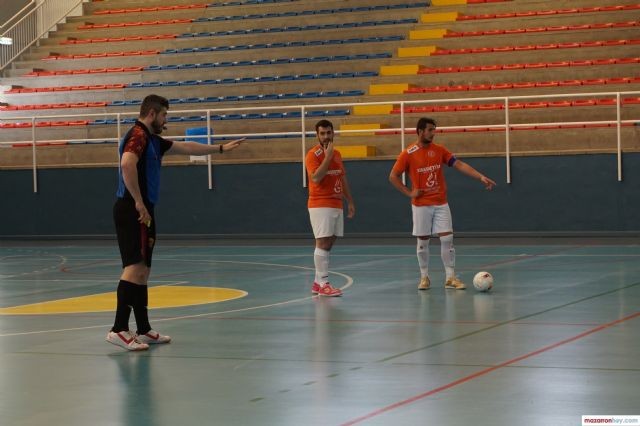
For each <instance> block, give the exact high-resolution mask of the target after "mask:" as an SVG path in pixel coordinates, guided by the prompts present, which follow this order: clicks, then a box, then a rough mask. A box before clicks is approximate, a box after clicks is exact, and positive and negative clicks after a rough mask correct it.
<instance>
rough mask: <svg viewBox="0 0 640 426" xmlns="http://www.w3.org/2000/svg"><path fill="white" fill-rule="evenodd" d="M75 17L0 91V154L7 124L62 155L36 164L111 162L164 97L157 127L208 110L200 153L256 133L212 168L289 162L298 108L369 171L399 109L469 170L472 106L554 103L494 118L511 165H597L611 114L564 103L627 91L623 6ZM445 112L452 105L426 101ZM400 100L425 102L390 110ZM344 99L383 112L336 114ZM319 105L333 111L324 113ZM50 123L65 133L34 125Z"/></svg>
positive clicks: (633, 19)
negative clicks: (250, 143)
mask: <svg viewBox="0 0 640 426" xmlns="http://www.w3.org/2000/svg"><path fill="white" fill-rule="evenodd" d="M84 11H85V13H84V15H83V16H81V17H76V18H70V19H68V21H67V23H65V24H61V25H59V26H58V30H57V31H55V32H53V33H51V34H50V35H49V37H48V38H46V39H43V40H42V41H41V42H40V44H39V46H38V47H34V48H33V49H31V51H29V52H27V53H25V54H24V55H23V56H22V57H21V58H20V59H19V60H18V61H17V62H16V63H15V64H14V66H13V67H12V68H11V69H9V70H7V71H6V72H5V75H4V78H3V83H4V84H5V85H7V86H9V87H8V88H7V90H6V91H5V92H4V93H3V94H2V97H1V98H0V100H1V101H2V102H4V103H5V104H6V105H1V106H0V118H2V120H0V142H2V141H4V142H13V143H12V144H11V145H12V146H13V147H14V148H21V147H24V146H30V144H28V143H27V144H26V145H25V141H28V140H30V138H31V129H30V127H31V124H30V121H29V120H26V119H23V118H18V117H28V116H36V117H40V116H47V118H43V119H38V120H36V123H37V124H36V126H37V136H38V139H39V141H40V143H39V145H38V146H39V147H43V148H42V149H43V150H44V151H43V152H45V153H46V152H48V151H52V152H54V151H55V152H59V151H61V150H64V151H65V152H66V154H65V155H60V154H53V155H51V159H50V160H49V159H47V156H42V155H41V156H40V157H39V158H40V160H41V161H42V162H43V163H44V164H57V163H56V162H62V163H69V162H77V163H81V164H85V163H95V162H100V163H102V162H105V163H113V162H114V161H115V160H114V159H115V158H117V157H115V156H114V154H113V145H114V142H115V139H116V136H117V131H116V128H117V120H116V116H115V115H114V114H116V113H119V114H121V115H122V116H121V124H122V125H124V126H125V127H126V126H128V125H130V123H132V122H133V120H134V117H135V113H136V112H137V109H138V106H139V104H140V102H141V99H142V98H143V97H144V96H145V95H146V94H149V93H152V92H154V93H158V94H162V95H164V96H166V97H167V98H168V99H170V103H171V105H172V107H171V109H172V111H176V110H198V109H213V111H212V112H211V115H210V117H209V119H210V120H212V121H213V122H214V124H213V127H215V134H216V136H215V138H216V140H218V139H219V140H225V139H228V138H233V137H234V136H228V137H227V136H224V135H233V134H244V133H251V131H247V129H248V128H251V129H253V130H255V128H260V129H261V130H262V131H264V132H268V133H269V135H266V136H260V135H251V136H250V139H251V140H256V141H265V140H268V141H269V143H268V144H264V143H260V144H259V145H256V147H255V148H253V147H248V148H247V149H243V150H238V152H234V153H231V154H232V155H229V156H225V158H224V160H225V161H299V158H300V152H299V150H300V147H299V142H298V140H299V137H300V136H299V135H295V132H298V131H300V123H299V120H300V118H301V116H302V114H301V110H300V108H294V107H292V106H293V105H302V104H304V105H307V108H306V109H305V117H307V120H306V126H307V129H312V128H313V127H312V126H313V124H314V122H315V121H316V120H317V119H318V118H320V117H330V118H331V119H332V120H333V121H334V123H335V124H336V126H337V127H338V129H343V130H358V129H364V130H365V131H364V132H363V133H360V134H358V133H349V134H346V133H345V135H343V136H344V137H339V143H343V144H345V145H348V146H368V145H372V144H374V145H375V151H376V156H377V158H393V157H394V156H395V155H396V154H397V151H398V150H399V144H398V137H397V135H398V134H399V133H401V131H399V130H395V129H398V128H399V127H400V117H399V115H400V112H401V111H402V112H403V113H404V114H406V118H405V119H406V125H407V127H408V128H411V127H412V126H413V121H414V120H415V119H416V118H417V117H419V116H420V115H424V114H429V115H432V116H433V117H434V118H436V119H437V120H438V121H439V122H440V126H441V127H442V129H441V131H442V133H445V134H446V135H447V137H446V141H447V143H448V144H451V148H452V149H453V150H454V151H455V152H457V153H459V154H463V155H464V154H481V155H487V154H501V153H502V152H503V151H504V137H503V134H504V127H500V126H496V125H494V124H495V123H500V122H503V121H504V103H503V102H501V101H499V100H495V101H494V100H487V101H484V100H478V101H474V100H473V98H480V97H489V98H490V97H494V96H495V97H504V96H520V95H522V96H529V95H531V96H535V95H549V94H558V93H561V94H567V96H564V97H560V98H539V99H536V98H530V99H529V98H528V99H522V100H519V99H518V100H513V101H512V102H510V103H509V110H510V114H511V115H510V122H511V124H512V130H513V131H514V133H513V135H512V138H511V139H512V147H511V151H512V152H514V153H516V154H517V153H528V152H565V151H572V150H573V151H575V152H602V151H607V150H611V149H612V147H614V145H615V144H614V143H613V142H612V138H611V137H610V135H614V134H615V129H613V128H612V127H611V125H610V123H605V124H602V123H598V118H599V117H602V118H601V119H600V121H606V120H612V119H615V110H616V105H615V98H614V97H613V96H611V95H606V96H593V97H586V98H585V97H580V96H570V94H575V95H579V94H581V93H588V92H616V91H621V92H634V91H637V90H640V89H639V88H640V74H639V73H638V69H639V68H638V63H639V62H640V55H638V44H639V43H640V33H639V32H638V28H639V27H640V4H637V3H634V2H633V1H629V0H599V1H594V0H575V1H571V2H568V1H563V0H560V1H559V2H545V1H540V0H521V1H512V0H500V1H497V0H467V1H466V2H463V1H460V0H455V1H451V0H432V2H431V7H427V2H425V1H423V2H415V1H403V0H371V1H367V2H365V1H363V0H350V1H349V2H348V3H347V2H345V1H341V0H328V1H324V2H322V3H316V2H311V1H310V0H268V1H267V0H238V1H229V2H214V3H188V2H186V1H183V0H169V1H165V2H162V3H161V2H159V1H157V0H148V1H141V0H138V1H135V0H126V1H125V0H107V1H94V2H91V3H86V4H85V5H84ZM452 98H463V99H469V100H468V101H466V102H464V101H463V102H450V101H447V102H439V101H438V100H439V99H452ZM418 99H423V100H427V101H429V102H424V103H421V104H406V105H405V106H404V108H402V107H401V105H400V102H401V101H414V100H418ZM638 99H640V97H639V96H638V95H637V94H633V93H632V94H623V95H621V100H622V102H621V107H622V108H621V114H622V119H623V120H631V119H637V118H638V111H640V107H639V103H638ZM358 101H360V102H380V101H383V102H384V103H385V105H373V106H355V107H352V106H343V105H340V104H342V103H354V102H358ZM331 104H338V105H337V106H325V105H331ZM314 105H318V107H314ZM265 106H273V107H278V109H272V110H264V109H263V107H265ZM233 108H243V109H242V110H233ZM252 108H256V110H252ZM257 108H260V109H257ZM61 113H64V114H79V115H80V117H68V118H65V117H61V118H48V117H49V116H51V115H54V114H61ZM206 120H207V116H206V114H205V113H204V112H188V113H183V114H179V113H178V114H176V113H172V114H170V120H169V129H170V130H169V134H170V135H173V136H179V135H184V134H185V131H186V129H188V128H190V127H193V126H202V124H203V122H205V121H206ZM247 120H249V121H247ZM557 121H563V122H565V123H567V124H563V125H556V124H553V123H555V122H557ZM585 121H594V123H583V122H585ZM246 123H255V124H257V126H254V125H251V126H247V125H246ZM572 123H576V124H572ZM623 127H624V129H623V134H624V138H625V149H630V150H631V149H638V148H640V143H639V142H640V141H638V137H637V135H635V133H634V129H633V127H632V126H631V124H629V123H626V124H625V126H623ZM405 132H406V133H407V134H408V135H410V134H412V131H411V130H406V131H405ZM539 132H544V140H545V143H544V144H541V143H539V140H538V139H539ZM467 133H473V137H470V135H467ZM568 134H569V135H572V136H571V137H569V138H568V137H567V135H568ZM578 134H579V135H580V137H574V136H573V135H578ZM347 135H348V137H346V136H347ZM371 135H375V136H376V138H375V140H372V139H371ZM603 135H605V136H604V137H603ZM308 137H309V138H310V143H312V142H313V140H314V137H313V134H312V133H311V134H309V135H308ZM443 139H444V138H443ZM71 140H73V143H72V144H67V143H66V141H71ZM531 140H533V141H535V142H536V143H535V144H531V143H529V141H531ZM581 143H582V145H581ZM39 149H40V148H39ZM74 150H77V151H74ZM7 151H8V150H3V154H5V153H7ZM15 151H16V152H18V153H17V154H16V156H17V157H16V158H13V159H11V158H9V157H11V155H9V156H7V155H3V160H2V161H0V166H3V165H7V164H8V162H11V164H13V165H20V164H27V165H28V164H30V158H28V155H27V154H28V152H27V151H28V150H24V149H23V150H20V149H16V150H15ZM241 151H242V152H241ZM11 152H12V153H13V151H11ZM354 152H369V151H368V150H366V149H365V150H360V151H358V150H354ZM85 157H86V158H85ZM7 158H9V159H8V160H7ZM83 158H84V159H83ZM105 158H106V160H105ZM21 162H22V163H21Z"/></svg>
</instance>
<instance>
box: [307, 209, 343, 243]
mask: <svg viewBox="0 0 640 426" xmlns="http://www.w3.org/2000/svg"><path fill="white" fill-rule="evenodd" d="M309 219H310V220H311V228H313V236H314V237H315V238H325V237H332V236H334V235H335V236H336V237H342V236H343V235H344V215H343V213H342V209H334V208H331V207H313V208H310V209H309Z"/></svg>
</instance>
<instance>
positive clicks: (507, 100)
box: [0, 91, 640, 192]
mask: <svg viewBox="0 0 640 426" xmlns="http://www.w3.org/2000/svg"><path fill="white" fill-rule="evenodd" d="M627 95H632V96H633V95H636V96H637V95H640V91H628V92H591V93H564V94H549V95H528V96H500V97H495V96H494V97H482V98H453V99H420V100H412V101H380V102H362V103H335V104H308V105H281V106H264V107H243V108H238V107H235V108H233V107H229V108H215V109H190V110H171V111H170V115H180V114H194V113H204V114H205V119H206V126H207V129H208V130H207V134H206V135H205V134H202V135H189V136H183V135H173V136H165V137H166V138H167V139H171V140H185V139H192V138H207V143H208V144H211V142H212V139H218V140H220V139H221V138H223V139H225V140H226V139H229V138H241V137H246V136H253V137H255V136H258V137H260V136H279V135H282V136H290V135H294V136H300V139H301V149H300V158H301V163H302V184H303V186H306V185H307V175H306V170H305V166H304V159H305V155H306V137H307V136H308V135H314V132H310V131H307V130H305V122H306V120H307V119H308V118H309V117H306V116H305V113H306V112H307V111H313V110H316V109H326V108H333V107H352V106H354V105H363V106H364V105H389V104H393V105H399V107H400V108H399V116H400V123H401V127H400V128H391V129H388V128H387V129H384V131H385V132H397V133H398V134H399V141H398V142H399V148H400V150H402V149H404V148H405V147H406V145H407V144H406V138H405V135H406V134H407V133H409V134H415V128H413V127H409V128H407V127H406V126H405V123H406V117H405V115H406V113H405V107H406V106H409V105H417V104H443V103H462V102H465V103H472V102H481V101H498V102H500V103H502V105H503V109H502V111H503V113H504V114H503V121H502V122H501V123H489V124H482V125H465V126H439V127H438V129H439V130H445V131H446V130H455V129H474V128H476V129H477V128H487V127H490V128H494V129H500V130H501V131H504V144H505V145H504V147H505V149H504V152H505V154H504V157H505V163H506V164H505V169H506V176H505V181H506V183H511V156H512V155H511V139H510V134H511V131H512V130H514V129H518V128H528V127H531V126H542V127H545V126H553V125H588V124H599V125H600V124H607V125H615V127H616V145H615V147H616V148H615V150H616V156H617V179H618V181H622V134H621V128H622V125H623V124H629V123H639V122H640V117H638V118H636V119H627V120H622V115H621V107H622V99H623V98H622V96H627ZM603 96H615V99H616V118H615V119H611V120H591V121H572V122H542V123H534V122H526V123H518V124H515V123H512V122H511V119H510V111H511V108H510V105H511V104H512V103H513V102H514V101H522V100H529V99H544V98H548V99H554V98H555V99H557V98H584V97H591V98H593V97H603ZM273 110H287V111H291V110H299V111H300V131H293V132H276V133H225V134H217V135H216V136H213V135H212V134H211V122H212V115H215V114H214V113H222V112H240V113H242V112H245V113H246V112H256V111H273ZM137 115H138V112H137V111H131V112H118V113H95V114H64V115H38V116H23V117H17V116H16V117H0V123H1V122H3V121H23V122H25V121H27V122H29V123H30V126H28V127H30V128H31V139H30V140H22V141H11V142H7V141H5V142H0V145H12V144H16V143H21V144H22V143H29V144H30V145H31V148H32V160H33V161H32V169H33V191H34V192H38V182H37V168H38V163H37V155H36V154H37V153H36V147H37V145H38V139H37V137H36V129H38V127H37V126H36V124H37V122H38V121H41V120H42V121H43V120H51V119H59V118H77V117H79V118H82V119H91V118H96V117H114V118H115V119H116V120H117V126H116V134H115V135H114V137H112V138H108V137H107V138H99V139H89V138H82V139H61V140H52V139H51V138H47V139H46V142H47V143H51V142H68V143H73V142H90V141H112V142H114V143H115V142H118V141H120V140H121V138H122V136H123V133H122V124H123V123H122V120H123V117H131V116H137ZM318 118H320V117H318ZM170 124H171V123H169V125H170ZM203 124H204V123H203ZM0 131H1V130H0ZM371 131H372V130H371V129H367V130H342V131H340V130H336V133H337V134H347V133H349V134H357V133H371ZM400 150H399V151H400ZM399 151H398V152H399ZM207 166H208V181H209V189H212V188H213V183H212V182H213V180H212V162H211V156H210V155H209V156H207Z"/></svg>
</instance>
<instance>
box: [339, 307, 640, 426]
mask: <svg viewBox="0 0 640 426" xmlns="http://www.w3.org/2000/svg"><path fill="white" fill-rule="evenodd" d="M639 316H640V312H636V313H635V314H631V315H629V316H626V317H624V318H620V319H617V320H615V321H611V322H608V323H606V324H602V325H600V326H598V327H595V328H592V329H591V330H587V331H585V332H583V333H580V334H578V335H576V336H573V337H569V338H568V339H564V340H561V341H559V342H556V343H553V344H551V345H548V346H544V347H542V348H540V349H538V350H536V351H533V352H529V353H528V354H524V355H521V356H519V357H517V358H513V359H511V360H509V361H505V362H503V363H502V364H498V365H494V366H493V367H489V368H485V369H484V370H480V371H478V372H477V373H473V374H471V375H469V376H465V377H462V378H460V379H458V380H455V381H453V382H451V383H447V384H446V385H443V386H440V387H438V388H435V389H431V390H430V391H427V392H424V393H421V394H419V395H416V396H414V397H411V398H409V399H405V400H404V401H399V402H396V403H395V404H391V405H387V406H386V407H383V408H380V409H378V410H375V411H372V412H370V413H368V414H365V415H363V416H360V417H358V418H355V419H353V420H350V421H348V422H346V423H342V425H341V426H350V425H355V424H357V423H360V422H363V421H365V420H369V419H371V418H372V417H375V416H378V415H380V414H383V413H386V412H387V411H391V410H395V409H396V408H400V407H403V406H405V405H409V404H411V403H413V402H416V401H418V400H420V399H423V398H426V397H429V396H431V395H435V394H437V393H440V392H442V391H444V390H447V389H450V388H452V387H454V386H457V385H460V384H463V383H466V382H469V381H471V380H473V379H476V378H478V377H481V376H484V375H485V374H489V373H491V372H492V371H495V370H498V369H500V368H503V367H506V366H508V365H511V364H514V363H516V362H519V361H522V360H524V359H527V358H531V357H533V356H536V355H539V354H541V353H543V352H547V351H549V350H551V349H555V348H557V347H559V346H562V345H565V344H567V343H571V342H573V341H575V340H578V339H582V338H583V337H586V336H588V335H590V334H593V333H597V332H598V331H602V330H604V329H605V328H609V327H612V326H614V325H617V324H620V323H623V322H625V321H628V320H630V319H634V318H636V317H639Z"/></svg>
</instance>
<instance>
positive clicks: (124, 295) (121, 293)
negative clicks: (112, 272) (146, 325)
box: [111, 280, 137, 333]
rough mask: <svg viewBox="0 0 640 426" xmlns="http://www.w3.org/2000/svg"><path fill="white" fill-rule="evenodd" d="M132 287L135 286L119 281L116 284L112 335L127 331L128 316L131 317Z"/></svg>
mask: <svg viewBox="0 0 640 426" xmlns="http://www.w3.org/2000/svg"><path fill="white" fill-rule="evenodd" d="M134 287H137V286H136V285H135V284H133V283H130V282H129V281H125V280H120V282H119V283H118V291H117V300H118V305H117V308H116V319H115V321H114V323H113V328H111V331H113V332H114V333H119V332H121V331H128V330H129V316H130V315H131V306H132V305H133V301H134V294H135V292H134V290H135V288H134Z"/></svg>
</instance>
